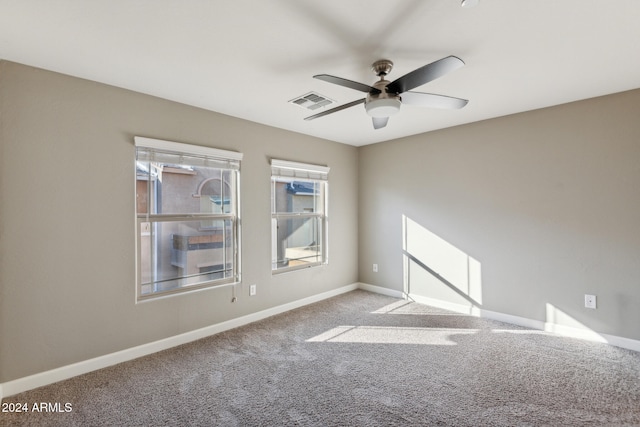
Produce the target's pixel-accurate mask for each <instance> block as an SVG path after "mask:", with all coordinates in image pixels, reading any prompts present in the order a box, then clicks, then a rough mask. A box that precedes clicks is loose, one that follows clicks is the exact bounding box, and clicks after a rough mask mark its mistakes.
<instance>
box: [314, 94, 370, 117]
mask: <svg viewBox="0 0 640 427" xmlns="http://www.w3.org/2000/svg"><path fill="white" fill-rule="evenodd" d="M364 101H365V98H362V99H358V100H357V101H353V102H349V103H347V104H343V105H340V106H338V107H335V108H331V109H330V110H327V111H323V112H322V113H318V114H314V115H313V116H309V117H305V118H304V119H305V120H313V119H317V118H318V117H322V116H326V115H327V114H332V113H335V112H336V111H340V110H344V109H346V108H349V107H353V106H354V105H358V104H364Z"/></svg>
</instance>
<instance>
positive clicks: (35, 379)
mask: <svg viewBox="0 0 640 427" xmlns="http://www.w3.org/2000/svg"><path fill="white" fill-rule="evenodd" d="M356 289H363V290H366V291H369V292H374V293H378V294H382V295H386V296H390V297H393V298H403V299H411V300H413V301H416V302H418V303H420V304H425V305H430V306H433V307H438V308H442V309H445V310H450V311H453V312H456V313H462V314H468V315H472V316H477V317H484V318H487V319H492V320H498V321H501V322H505V323H510V324H513V325H518V326H523V327H527V328H531V329H538V330H543V331H547V332H551V333H555V334H558V335H562V336H567V337H573V338H581V339H588V340H595V341H600V342H605V343H608V344H611V345H614V346H616V347H621V348H626V349H629V350H634V351H638V352H640V341H638V340H632V339H629V338H624V337H618V336H614V335H607V334H601V333H597V332H594V331H591V330H588V329H580V328H574V327H569V326H564V325H558V324H552V323H545V322H542V321H539V320H533V319H528V318H524V317H519V316H513V315H510V314H504V313H498V312H494V311H489V310H484V309H479V308H477V307H469V306H466V305H463V304H455V303H451V302H448V301H442V300H438V299H434V298H428V297H423V296H420V295H415V294H409V295H406V294H405V293H404V292H402V291H397V290H393V289H388V288H384V287H381V286H375V285H370V284H367V283H353V284H351V285H347V286H343V287H341V288H337V289H334V290H331V291H327V292H323V293H321V294H318V295H313V296H310V297H307V298H303V299H300V300H297V301H293V302H290V303H287V304H283V305H279V306H277V307H272V308H269V309H266V310H263V311H259V312H257V313H252V314H248V315H246V316H242V317H238V318H236V319H231V320H228V321H226V322H222V323H218V324H215V325H211V326H207V327H204V328H201V329H196V330H194V331H190V332H185V333H183V334H180V335H176V336H173V337H169V338H165V339H162V340H159V341H154V342H152V343H148V344H143V345H140V346H136V347H132V348H129V349H125V350H121V351H118V352H115V353H111V354H106V355H104V356H99V357H96V358H93V359H89V360H85V361H82V362H78V363H74V364H71V365H66V366H62V367H59V368H56V369H52V370H49V371H45V372H41V373H38V374H34V375H30V376H28V377H24V378H18V379H16V380H13V381H8V382H5V383H0V400H2V399H3V398H4V397H8V396H13V395H14V394H18V393H22V392H24V391H27V390H32V389H34V388H38V387H42V386H45V385H49V384H53V383H55V382H58V381H62V380H66V379H69V378H72V377H75V376H78V375H82V374H86V373H88V372H91V371H95V370H98V369H102V368H106V367H109V366H112V365H116V364H118V363H122V362H127V361H129V360H133V359H137V358H139V357H142V356H147V355H149V354H153V353H156V352H158V351H162V350H166V349H169V348H172V347H176V346H178V345H182V344H186V343H189V342H192V341H196V340H198V339H201V338H206V337H208V336H211V335H215V334H217V333H220V332H224V331H227V330H230V329H233V328H237V327H240V326H243V325H247V324H249V323H253V322H257V321H259V320H262V319H265V318H267V317H271V316H275V315H277V314H280V313H285V312H287V311H290V310H293V309H296V308H299V307H303V306H305V305H309V304H313V303H316V302H319V301H322V300H325V299H327V298H331V297H334V296H337V295H340V294H343V293H346V292H350V291H353V290H356Z"/></svg>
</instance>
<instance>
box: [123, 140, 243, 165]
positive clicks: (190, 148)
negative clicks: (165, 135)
mask: <svg viewBox="0 0 640 427" xmlns="http://www.w3.org/2000/svg"><path fill="white" fill-rule="evenodd" d="M133 140H134V142H135V146H136V147H145V148H152V149H155V150H162V151H172V152H175V153H184V154H192V155H196V156H207V157H215V158H217V159H223V160H236V161H240V160H242V157H243V153H239V152H237V151H228V150H221V149H219V148H211V147H203V146H200V145H191V144H183V143H180V142H173V141H165V140H162V139H153V138H145V137H142V136H136V137H134V138H133Z"/></svg>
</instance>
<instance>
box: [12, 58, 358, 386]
mask: <svg viewBox="0 0 640 427" xmlns="http://www.w3.org/2000/svg"><path fill="white" fill-rule="evenodd" d="M0 120H1V122H0V142H1V145H0V286H1V287H0V382H6V381H10V380H13V379H16V378H22V377H25V376H28V375H31V374H35V373H39V372H42V371H46V370H48V369H53V368H56V367H60V366H64V365H68V364H71V363H74V362H79V361H83V360H87V359H90V358H93V357H97V356H101V355H105V354H109V353H112V352H115V351H118V350H122V349H126V348H130V347H134V346H137V345H140V344H144V343H148V342H152V341H156V340H159V339H162V338H166V337H170V336H174V335H176V334H180V333H183V332H188V331H191V330H194V329H197V328H201V327H205V326H208V325H212V324H216V323H219V322H221V321H224V320H228V319H231V318H235V317H239V316H242V315H246V314H248V313H253V312H257V311H260V310H263V309H267V308H270V307H274V306H277V305H280V304H284V303H287V302H291V301H295V300H298V299H300V298H304V297H307V296H311V295H315V294H318V293H321V292H325V291H329V290H332V289H336V288H338V287H341V286H344V285H347V284H350V283H353V282H355V281H357V278H358V277H357V254H358V247H357V203H356V200H357V182H358V181H357V149H356V148H354V147H350V146H346V145H343V144H337V143H333V142H329V141H324V140H319V139H316V138H312V137H308V136H304V135H299V134H294V133H291V132H286V131H283V130H279V129H275V128H270V127H266V126H262V125H258V124H255V123H251V122H247V121H243V120H239V119H235V118H232V117H228V116H224V115H220V114H216V113H212V112H208V111H204V110H201V109H197V108H192V107H189V106H185V105H181V104H178V103H173V102H169V101H166V100H161V99H158V98H154V97H151V96H146V95H142V94H138V93H134V92H130V91H126V90H122V89H118V88H114V87H110V86H106V85H101V84H98V83H94V82H89V81H85V80H80V79H76V78H73V77H68V76H63V75H60V74H56V73H53V72H49V71H44V70H39V69H34V68H31V67H26V66H23V65H18V64H15V63H11V62H6V61H3V62H0ZM135 135H140V136H146V137H152V138H158V139H166V140H172V141H177V142H184V143H192V144H197V145H207V146H212V147H216V148H221V149H227V150H234V151H240V152H243V153H244V160H243V162H242V166H241V168H242V172H241V174H242V177H241V197H242V211H241V215H242V233H243V234H242V279H243V280H242V287H241V289H239V294H238V296H239V300H238V302H236V303H234V304H232V303H231V302H230V301H231V288H228V287H227V288H220V289H212V290H207V291H202V292H197V293H192V294H188V295H181V296H176V297H172V298H166V299H162V300H157V301H152V302H146V303H142V304H137V305H136V304H135V303H134V300H135V264H134V263H135V256H134V255H135V252H134V247H135V240H134V239H135V219H134V213H135V211H134V210H135V205H134V203H135V195H134V188H135V174H134V146H133V137H134V136H135ZM270 157H276V158H282V159H285V160H292V161H298V162H309V163H317V164H323V165H328V166H330V167H331V172H330V175H329V177H330V200H329V203H330V209H331V211H330V214H331V218H330V229H329V233H330V236H329V238H330V241H331V253H330V263H329V265H327V266H324V267H321V268H314V269H310V270H303V271H297V272H291V273H287V274H281V275H277V276H272V275H271V253H270V250H271V244H270V224H271V222H270V221H271V219H270V173H271V170H270V165H269V158H270ZM250 284H257V295H256V296H255V297H249V296H248V294H249V292H248V291H249V285H250Z"/></svg>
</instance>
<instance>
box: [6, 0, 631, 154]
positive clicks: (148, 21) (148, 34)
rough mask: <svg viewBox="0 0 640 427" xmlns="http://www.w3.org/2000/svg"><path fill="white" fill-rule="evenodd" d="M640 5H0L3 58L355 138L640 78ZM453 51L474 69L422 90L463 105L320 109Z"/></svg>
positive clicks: (309, 1)
mask: <svg viewBox="0 0 640 427" xmlns="http://www.w3.org/2000/svg"><path fill="white" fill-rule="evenodd" d="M639 19H640V1H639V0H615V1H611V0H528V1H525V0H480V3H479V5H478V6H476V7H474V8H462V7H460V0H393V1H392V0H324V1H317V0H315V1H314V0H185V1H179V0H91V1H86V0H55V1H52V0H0V58H2V59H7V60H10V61H15V62H19V63H23V64H28V65H32V66H36V67H41V68H45V69H49V70H53V71H58V72H61V73H65V74H70V75H73V76H77V77H81V78H85V79H90V80H95V81H98V82H103V83H107V84H111V85H115V86H119V87H123V88H127V89H131V90H135V91H138V92H142V93H146V94H151V95H155V96H159V97H162V98H166V99H170V100H173V101H178V102H182V103H185V104H190V105H193V106H197V107H201V108H205V109H208V110H212V111H217V112H220V113H224V114H228V115H231V116H235V117H240V118H243V119H247V120H251V121H254V122H258V123H263V124H266V125H270V126H275V127H278V128H283V129H288V130H291V131H295V132H300V133H304V134H309V135H314V136H317V137H321V138H326V139H329V140H333V141H338V142H342V143H346V144H351V145H355V146H360V145H365V144H371V143H375V142H380V141H386V140H390V139H395V138H399V137H403V136H408V135H413V134H417V133H422V132H426V131H430V130H435V129H440V128H446V127H450V126H455V125H459V124H463V123H469V122H474V121H478V120H483V119H488V118H492V117H498V116H503V115H507V114H512V113H516V112H521V111H527V110H532V109H536V108H541V107H546V106H550V105H556V104H561V103H566V102H570V101H575V100H579V99H585V98H591V97H594V96H600V95H604V94H609V93H615V92H620V91H625V90H629V89H636V88H639V87H640V52H639V51H638V49H639V48H638V44H639V43H640V24H639ZM448 55H455V56H458V57H460V58H461V59H463V60H464V61H465V63H466V65H465V66H464V67H463V68H461V69H459V70H457V71H454V72H452V73H450V74H448V75H446V76H444V77H441V78H440V79H438V80H435V81H433V82H430V83H428V84H426V85H424V86H421V87H420V88H417V89H416V90H418V91H423V92H431V93H439V94H444V95H449V96H455V97H460V98H466V99H469V100H470V102H469V104H468V105H467V106H466V107H465V108H464V109H462V110H438V109H425V108H420V107H415V106H408V105H405V106H403V108H402V110H401V111H400V113H399V114H398V115H396V116H393V117H391V119H390V121H389V125H388V126H387V127H386V128H384V129H380V130H374V129H373V127H372V124H371V119H370V117H368V116H367V115H366V113H365V111H364V107H363V106H362V105H358V106H355V107H351V108H349V109H346V110H343V111H340V112H338V113H335V114H332V115H328V116H325V117H322V118H318V119H316V120H313V121H305V120H303V118H304V117H306V116H309V115H311V114H313V113H312V112H308V111H306V110H304V109H303V108H301V107H299V106H296V105H293V104H291V103H289V102H288V101H289V100H291V99H293V98H295V97H297V96H299V95H303V94H306V93H307V92H310V91H315V92H318V93H320V94H322V95H325V96H327V97H329V98H332V99H333V100H335V101H337V103H338V105H339V104H344V103H347V102H350V101H354V100H357V99H360V98H363V95H364V94H362V93H361V92H357V91H354V90H351V89H348V88H345V87H341V86H336V85H332V84H330V83H327V82H323V81H320V80H317V79H313V78H312V76H313V75H314V74H321V73H326V74H332V75H335V76H339V77H343V78H346V79H349V80H355V81H358V82H362V83H366V84H373V83H374V82H375V81H376V76H375V75H374V74H373V73H372V72H371V71H370V69H369V67H370V64H371V63H372V62H373V61H375V60H377V59H381V58H386V59H391V60H392V61H393V62H394V63H395V67H394V69H393V71H392V73H391V75H390V76H389V77H388V79H389V80H395V79H396V78H398V77H400V76H402V75H404V74H405V73H407V72H409V71H412V70H414V69H416V68H418V67H420V66H422V65H425V64H428V63H430V62H433V61H436V60H438V59H440V58H443V57H445V56H448Z"/></svg>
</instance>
